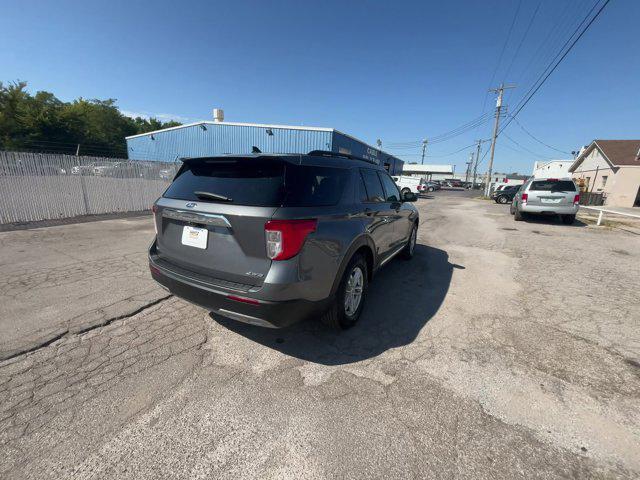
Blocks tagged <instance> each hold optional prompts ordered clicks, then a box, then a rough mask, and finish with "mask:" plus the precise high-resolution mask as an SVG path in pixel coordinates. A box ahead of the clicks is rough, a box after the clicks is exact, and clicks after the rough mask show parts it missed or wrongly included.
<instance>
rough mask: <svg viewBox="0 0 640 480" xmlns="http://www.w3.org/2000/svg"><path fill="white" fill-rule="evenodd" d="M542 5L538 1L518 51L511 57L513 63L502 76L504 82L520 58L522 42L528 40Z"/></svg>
mask: <svg viewBox="0 0 640 480" xmlns="http://www.w3.org/2000/svg"><path fill="white" fill-rule="evenodd" d="M540 5H542V0H540V1H539V2H538V6H537V7H536V9H535V10H534V11H533V15H531V19H530V20H529V24H528V25H527V29H526V30H525V31H524V35H522V39H521V40H520V43H519V44H518V47H517V48H516V51H515V53H514V54H513V57H512V58H511V63H509V67H507V71H506V73H505V74H504V76H503V77H502V78H503V83H504V81H506V79H507V77H508V76H509V73H510V72H511V67H513V63H514V62H515V60H516V58H518V54H519V53H520V49H521V48H522V44H523V43H524V41H525V40H526V38H527V36H528V35H529V30H531V26H532V25H533V21H534V20H535V18H536V15H538V10H540Z"/></svg>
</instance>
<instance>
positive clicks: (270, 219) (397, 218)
mask: <svg viewBox="0 0 640 480" xmlns="http://www.w3.org/2000/svg"><path fill="white" fill-rule="evenodd" d="M416 199H417V197H416V195H415V194H414V193H411V192H409V193H408V194H405V195H404V196H403V197H401V195H400V192H399V190H398V187H397V186H396V184H395V183H394V181H393V180H392V179H391V177H390V176H389V174H388V173H387V172H386V171H385V170H384V169H382V168H381V167H379V166H378V165H375V164H372V163H370V162H368V161H366V160H364V159H359V158H356V157H352V156H348V155H342V154H337V153H333V152H323V151H314V152H310V153H309V154H308V155H293V154H291V155H288V154H284V155H273V154H272V155H269V154H256V155H242V156H240V155H225V156H219V157H206V158H189V159H185V160H184V162H183V165H182V167H181V168H180V170H179V171H178V173H177V174H176V177H175V178H174V180H173V183H172V184H171V185H170V186H169V188H168V189H167V190H166V191H165V193H164V195H163V196H162V197H161V198H159V199H158V200H157V202H156V203H155V204H154V206H153V212H154V220H155V227H156V238H155V240H154V242H153V243H152V245H151V247H150V249H149V267H150V270H151V275H152V277H153V278H154V279H155V280H156V281H157V282H159V283H160V284H161V285H162V286H163V287H165V288H166V289H167V290H169V291H170V292H171V293H173V294H175V295H176V296H178V297H181V298H184V299H185V300H188V301H190V302H192V303H195V304H197V305H200V306H202V307H204V308H207V309H209V310H210V311H214V312H216V313H218V314H220V315H222V316H225V317H229V318H232V319H235V320H238V321H241V322H246V323H251V324H255V325H261V326H266V327H276V328H277V327H284V326H286V325H289V324H291V323H294V322H296V321H298V320H301V319H303V318H307V317H313V316H318V317H321V318H322V319H323V320H324V321H325V322H326V323H328V324H330V325H331V326H332V327H336V328H342V329H344V328H348V327H350V326H352V325H353V324H354V323H355V322H356V321H357V320H358V317H359V316H360V314H361V312H362V309H363V306H364V301H365V297H366V292H367V286H368V283H369V282H370V280H371V279H372V277H373V275H374V273H375V272H376V271H377V270H378V268H380V267H381V266H382V265H384V264H385V263H387V262H388V261H389V260H391V259H392V258H393V257H394V256H396V255H397V254H400V255H402V256H403V257H404V258H407V259H408V258H411V257H412V256H413V253H414V248H415V245H416V236H417V229H418V225H419V219H418V211H417V209H416V208H415V207H414V206H413V205H412V204H411V203H409V202H414V201H416Z"/></svg>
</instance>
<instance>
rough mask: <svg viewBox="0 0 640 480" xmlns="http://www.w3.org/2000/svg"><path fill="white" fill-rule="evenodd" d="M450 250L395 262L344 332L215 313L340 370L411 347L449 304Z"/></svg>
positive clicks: (236, 328)
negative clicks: (265, 324)
mask: <svg viewBox="0 0 640 480" xmlns="http://www.w3.org/2000/svg"><path fill="white" fill-rule="evenodd" d="M448 258H449V257H448V255H447V253H446V252H445V251H443V250H439V249H437V248H433V247H430V246H426V245H416V251H415V255H414V258H413V259H412V260H411V261H408V262H407V261H403V260H401V259H397V260H392V261H391V262H390V263H389V264H388V265H387V266H385V267H384V268H382V269H381V270H380V271H379V272H378V274H377V275H376V276H375V278H374V280H373V282H372V283H371V284H370V287H369V292H368V296H367V304H366V306H365V310H364V312H363V313H362V317H361V318H360V321H359V322H358V323H357V324H356V326H354V327H353V328H351V329H350V330H346V331H343V332H335V331H332V330H329V329H328V328H327V327H325V326H324V325H322V324H321V323H320V321H319V320H309V321H306V322H302V323H299V324H296V325H292V326H291V327H288V328H285V329H281V330H272V329H267V328H261V327H256V326H253V325H247V324H243V323H239V322H236V321H233V320H229V319H227V318H224V317H221V316H219V315H216V314H211V318H213V319H214V320H215V321H216V322H218V323H219V324H221V325H222V326H224V327H226V328H228V329H229V330H231V331H233V332H236V333H238V334H239V335H242V336H244V337H246V338H248V339H250V340H252V341H254V342H257V343H260V344H262V345H264V346H266V347H269V348H273V349H274V350H278V351H280V352H282V353H284V354H286V355H290V356H292V357H296V358H300V359H303V360H307V361H310V362H314V363H320V364H324V365H341V364H347V363H352V362H357V361H360V360H365V359H368V358H372V357H375V356H377V355H380V354H381V353H383V352H385V351H386V350H389V349H391V348H396V347H401V346H403V345H408V344H410V343H411V342H413V341H414V340H415V338H416V337H417V336H418V334H419V333H420V330H422V327H424V326H425V324H426V323H427V322H428V321H429V320H430V319H431V317H433V315H434V314H435V313H436V312H437V311H438V309H439V308H440V305H441V304H442V302H443V301H444V298H445V296H446V295H447V291H448V290H449V285H450V283H451V276H452V272H453V269H454V268H460V269H464V267H462V266H460V265H454V264H451V263H449V260H448Z"/></svg>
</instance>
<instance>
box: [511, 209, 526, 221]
mask: <svg viewBox="0 0 640 480" xmlns="http://www.w3.org/2000/svg"><path fill="white" fill-rule="evenodd" d="M513 219H514V220H515V221H516V222H521V221H522V220H524V217H523V216H522V212H521V211H520V210H518V207H515V209H514V212H513Z"/></svg>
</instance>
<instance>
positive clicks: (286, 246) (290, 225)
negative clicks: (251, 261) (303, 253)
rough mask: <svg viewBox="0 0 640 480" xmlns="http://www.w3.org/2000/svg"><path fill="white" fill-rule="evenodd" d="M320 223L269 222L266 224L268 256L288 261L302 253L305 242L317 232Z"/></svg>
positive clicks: (309, 221)
mask: <svg viewBox="0 0 640 480" xmlns="http://www.w3.org/2000/svg"><path fill="white" fill-rule="evenodd" d="M317 225H318V221H317V220H315V219H313V220H269V221H268V222H267V223H265V224H264V234H265V239H266V241H267V256H268V257H269V258H270V259H271V260H287V259H288V258H291V257H295V256H296V255H297V254H298V253H300V249H301V248H302V245H303V244H304V240H305V239H306V238H307V235H309V234H310V233H312V232H315V231H316V226H317Z"/></svg>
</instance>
